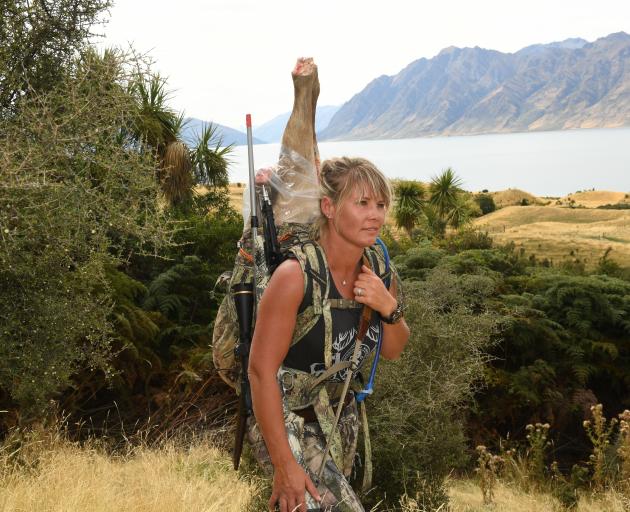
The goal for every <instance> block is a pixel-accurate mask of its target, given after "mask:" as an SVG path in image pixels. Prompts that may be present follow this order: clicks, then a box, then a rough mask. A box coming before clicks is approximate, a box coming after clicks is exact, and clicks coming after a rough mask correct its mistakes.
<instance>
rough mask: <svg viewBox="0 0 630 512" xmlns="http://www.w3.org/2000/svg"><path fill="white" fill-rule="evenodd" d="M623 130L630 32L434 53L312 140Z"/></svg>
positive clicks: (340, 114) (628, 116)
mask: <svg viewBox="0 0 630 512" xmlns="http://www.w3.org/2000/svg"><path fill="white" fill-rule="evenodd" d="M628 124H630V35H628V34H626V33H624V32H618V33H615V34H610V35H609V36H606V37H603V38H600V39H598V40H596V41H595V42H592V43H589V42H587V41H585V40H583V39H567V40H565V41H562V42H556V43H550V44H538V45H532V46H528V47H526V48H523V49H521V50H519V51H518V52H516V53H502V52H498V51H495V50H487V49H483V48H479V47H475V48H456V47H449V48H445V49H444V50H442V51H441V52H440V53H439V54H438V55H437V56H435V57H433V58H431V59H426V58H422V59H418V60H416V61H414V62H412V63H411V64H409V65H408V66H407V67H406V68H404V69H403V70H402V71H400V72H399V73H398V74H396V75H394V76H387V75H383V76H380V77H378V78H376V79H375V80H373V81H372V82H370V83H369V84H368V85H367V86H366V87H365V88H364V89H363V90H362V91H361V92H359V93H358V94H356V95H355V96H354V97H353V98H351V99H350V100H349V101H348V102H346V103H345V104H344V105H343V106H342V107H341V108H340V109H339V110H338V111H337V112H336V113H335V114H334V116H333V117H332V119H331V120H330V123H329V124H328V127H327V128H326V129H325V130H323V132H322V133H321V134H320V138H321V139H322V140H323V139H328V140H357V139H391V138H406V137H418V136H428V135H438V134H439V135H464V134H479V133H497V132H516V131H531V130H561V129H570V128H596V127H616V126H623V125H628Z"/></svg>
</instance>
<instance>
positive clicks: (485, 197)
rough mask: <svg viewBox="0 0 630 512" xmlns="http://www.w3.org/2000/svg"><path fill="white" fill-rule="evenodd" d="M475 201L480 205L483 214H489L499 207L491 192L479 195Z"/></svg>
mask: <svg viewBox="0 0 630 512" xmlns="http://www.w3.org/2000/svg"><path fill="white" fill-rule="evenodd" d="M475 202H476V203H477V204H478V205H479V208H480V210H481V214H482V215H487V214H489V213H492V212H493V211H495V210H496V209H497V205H496V204H495V203H494V199H493V198H492V196H491V195H490V194H479V195H477V196H476V197H475Z"/></svg>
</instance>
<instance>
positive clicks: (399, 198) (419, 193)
mask: <svg viewBox="0 0 630 512" xmlns="http://www.w3.org/2000/svg"><path fill="white" fill-rule="evenodd" d="M424 193H425V191H424V187H423V185H422V183H419V182H417V181H400V182H398V183H397V184H396V186H395V187H394V195H395V196H396V204H395V205H394V212H393V214H394V220H395V222H396V226H397V227H399V228H404V229H405V231H407V234H408V235H409V238H411V232H412V230H413V228H414V227H415V226H416V225H417V224H418V223H419V222H420V218H421V216H422V206H423V204H424Z"/></svg>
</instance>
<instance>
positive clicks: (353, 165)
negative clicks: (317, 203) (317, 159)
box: [317, 156, 392, 233]
mask: <svg viewBox="0 0 630 512" xmlns="http://www.w3.org/2000/svg"><path fill="white" fill-rule="evenodd" d="M319 184H320V187H319V191H320V194H319V196H320V199H322V198H324V197H328V198H330V199H331V201H332V202H333V204H335V205H342V204H343V202H344V200H345V199H346V198H347V197H348V196H349V195H350V194H351V193H352V191H353V190H354V189H355V188H356V187H360V188H363V191H364V193H365V192H371V193H373V194H374V196H375V197H377V198H379V199H382V200H383V201H384V202H385V207H386V208H389V205H390V203H391V198H392V189H391V186H390V184H389V180H388V179H387V178H386V177H385V176H384V175H383V173H382V172H381V171H379V170H378V169H377V168H376V166H375V165H374V164H373V163H372V162H370V161H369V160H366V159H365V158H349V157H346V156H343V157H340V158H330V159H328V160H324V162H322V166H321V171H320V175H319ZM326 222H327V219H326V217H325V215H324V214H323V213H322V212H321V210H320V217H319V219H318V220H317V232H318V233H321V230H322V228H323V227H324V226H325V225H326Z"/></svg>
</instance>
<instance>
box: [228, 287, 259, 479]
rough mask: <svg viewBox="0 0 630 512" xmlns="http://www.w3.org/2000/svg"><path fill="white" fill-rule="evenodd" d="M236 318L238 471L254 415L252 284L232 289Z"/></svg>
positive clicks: (236, 439)
mask: <svg viewBox="0 0 630 512" xmlns="http://www.w3.org/2000/svg"><path fill="white" fill-rule="evenodd" d="M232 294H233V296H234V305H235V306H236V316H237V318H238V345H236V347H235V348H234V352H235V356H236V357H237V358H238V359H239V361H240V363H241V393H240V396H239V400H238V417H237V422H236V437H235V440H234V452H233V454H232V462H233V464H234V469H238V466H239V463H240V460H241V452H242V451H243V440H244V438H245V430H246V428H247V418H248V417H249V415H250V414H251V413H252V397H251V392H250V389H249V377H248V376H247V367H248V365H249V349H250V346H251V342H252V321H253V316H254V286H253V284H252V283H238V284H235V285H234V286H233V287H232Z"/></svg>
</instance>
